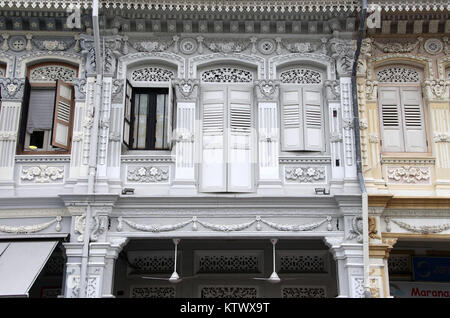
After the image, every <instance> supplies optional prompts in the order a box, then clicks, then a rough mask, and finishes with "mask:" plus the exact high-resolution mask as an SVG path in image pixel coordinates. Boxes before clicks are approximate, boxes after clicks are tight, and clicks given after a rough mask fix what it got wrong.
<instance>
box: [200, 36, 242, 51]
mask: <svg viewBox="0 0 450 318" xmlns="http://www.w3.org/2000/svg"><path fill="white" fill-rule="evenodd" d="M202 43H203V44H204V45H205V46H206V47H207V48H208V49H209V50H211V51H212V52H216V53H240V52H242V51H245V50H246V49H247V47H248V46H249V45H250V42H247V41H243V40H233V41H216V40H208V39H204V40H203V42H202Z"/></svg>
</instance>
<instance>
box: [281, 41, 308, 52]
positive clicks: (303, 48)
mask: <svg viewBox="0 0 450 318" xmlns="http://www.w3.org/2000/svg"><path fill="white" fill-rule="evenodd" d="M282 44H283V46H284V47H285V48H286V50H288V51H289V52H291V53H310V52H312V51H313V46H312V45H311V43H309V42H288V41H283V42H282Z"/></svg>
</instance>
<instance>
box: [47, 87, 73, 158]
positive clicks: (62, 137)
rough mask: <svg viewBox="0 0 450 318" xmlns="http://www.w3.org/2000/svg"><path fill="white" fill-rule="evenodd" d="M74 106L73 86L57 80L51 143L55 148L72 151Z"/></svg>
mask: <svg viewBox="0 0 450 318" xmlns="http://www.w3.org/2000/svg"><path fill="white" fill-rule="evenodd" d="M72 104H73V87H72V85H70V84H67V83H64V82H63V81H60V80H57V81H56V98H55V112H54V115H53V129H52V143H51V145H52V146H54V147H58V148H63V149H66V150H69V149H70V141H71V134H72V117H73V111H72Z"/></svg>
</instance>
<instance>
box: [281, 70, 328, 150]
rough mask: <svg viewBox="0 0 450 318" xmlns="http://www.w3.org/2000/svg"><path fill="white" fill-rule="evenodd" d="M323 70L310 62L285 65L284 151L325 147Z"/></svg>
mask: <svg viewBox="0 0 450 318" xmlns="http://www.w3.org/2000/svg"><path fill="white" fill-rule="evenodd" d="M323 77H324V74H323V72H322V71H321V70H319V69H316V68H313V67H310V66H295V67H290V68H287V69H286V68H285V69H281V70H280V71H279V72H278V78H279V79H280V81H281V139H282V143H281V144H282V150H284V151H323V149H324V111H323V98H322V95H323V94H322V91H323V81H324V80H323Z"/></svg>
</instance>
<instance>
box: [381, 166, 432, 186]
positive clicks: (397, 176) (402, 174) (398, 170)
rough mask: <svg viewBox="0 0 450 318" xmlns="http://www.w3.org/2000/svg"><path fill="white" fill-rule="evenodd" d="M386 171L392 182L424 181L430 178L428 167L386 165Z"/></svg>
mask: <svg viewBox="0 0 450 318" xmlns="http://www.w3.org/2000/svg"><path fill="white" fill-rule="evenodd" d="M386 171H387V177H388V179H389V180H392V182H394V183H424V182H427V181H428V180H429V179H430V167H414V166H401V167H387V168H386Z"/></svg>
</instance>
